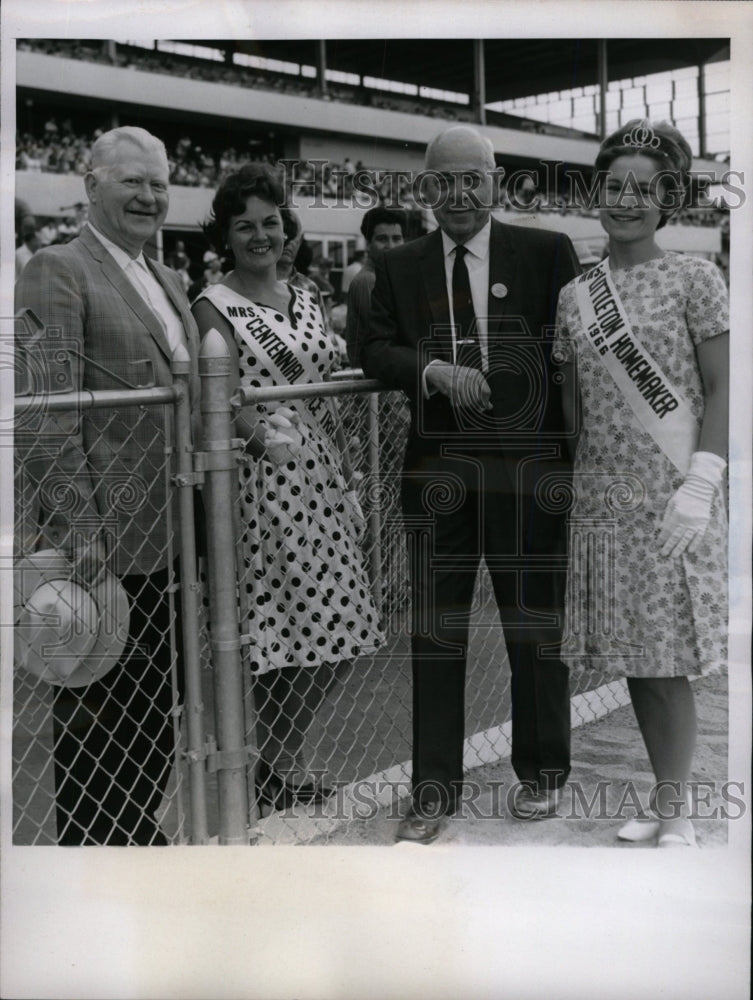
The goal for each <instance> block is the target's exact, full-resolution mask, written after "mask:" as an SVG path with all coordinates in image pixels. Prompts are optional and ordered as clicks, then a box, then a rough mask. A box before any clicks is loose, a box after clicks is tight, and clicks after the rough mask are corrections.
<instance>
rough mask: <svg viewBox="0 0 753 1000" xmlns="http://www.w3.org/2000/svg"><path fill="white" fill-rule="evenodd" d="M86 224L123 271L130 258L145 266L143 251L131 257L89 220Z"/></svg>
mask: <svg viewBox="0 0 753 1000" xmlns="http://www.w3.org/2000/svg"><path fill="white" fill-rule="evenodd" d="M86 224H87V226H88V227H89V229H90V230H91V231H92V233H94V235H95V236H96V237H97V239H98V240H99V242H100V243H101V244H102V246H103V247H104V248H105V250H107V252H108V253H109V254H110V256H112V257H114V258H115V262H116V264H117V265H118V266H119V267H121V268H122V269H123V270H124V271H125V269H126V268H127V267H128V265H129V264H130V263H131V261H132V260H137V261H139V263H141V264H143V265H144V266H146V262H145V261H144V251H143V250H142V251H141V252H140V253H139V255H138V257H132V256H131V255H130V254H129V253H128V251H127V250H124V249H123V248H122V247H119V246H118V245H117V243H113V242H112V240H110V239H108V238H107V237H106V236H105V235H104V234H103V233H101V232H100V231H99V230H98V229H97V228H96V227H95V226H93V225H92V224H91V222H87V223H86Z"/></svg>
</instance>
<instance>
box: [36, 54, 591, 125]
mask: <svg viewBox="0 0 753 1000" xmlns="http://www.w3.org/2000/svg"><path fill="white" fill-rule="evenodd" d="M19 48H20V49H26V50H28V51H34V52H43V53H44V54H46V55H58V56H65V57H67V58H71V59H85V60H87V61H90V62H98V63H104V64H105V65H110V66H116V67H119V68H121V69H136V70H144V71H146V72H151V73H168V74H170V75H171V76H180V77H183V78H184V79H191V80H204V81H206V82H209V83H224V84H230V85H231V86H238V87H252V88H259V89H262V90H272V91H276V92H278V93H284V94H294V95H298V96H300V97H309V98H314V97H318V98H319V99H321V100H328V101H341V102H343V103H346V104H362V105H366V106H368V107H372V108H381V109H383V110H387V111H401V112H403V113H405V114H410V115H425V116H428V117H430V118H441V119H442V120H443V121H458V122H471V121H474V120H475V116H474V113H473V110H472V108H471V107H470V106H468V105H463V104H457V103H454V102H450V101H441V100H436V99H432V98H416V97H411V96H410V95H408V94H399V93H395V92H392V91H383V90H376V89H372V88H369V87H365V86H362V85H358V86H356V85H352V84H351V85H348V84H342V83H333V82H331V81H328V82H327V89H326V92H325V93H324V94H321V93H319V91H318V89H317V82H316V80H315V79H314V78H312V77H304V76H295V75H293V74H291V73H275V72H272V71H266V70H257V69H253V68H251V67H249V66H239V65H237V64H236V63H227V62H215V61H213V60H204V59H195V58H194V59H192V58H190V57H189V56H181V55H178V54H176V53H172V52H165V51H161V50H154V51H149V50H146V49H142V48H136V47H133V46H127V45H122V44H118V45H114V44H111V43H106V42H101V41H96V40H91V41H87V40H84V41H68V40H65V39H43V40H38V39H34V40H22V41H20V42H19ZM489 116H490V122H492V121H493V123H494V124H499V125H503V126H505V127H508V128H518V129H523V130H527V131H533V132H537V133H542V134H554V135H560V134H567V135H573V134H582V133H577V132H575V133H574V132H573V130H570V129H563V128H560V127H558V126H550V125H548V124H545V123H543V122H534V121H528V120H526V119H522V118H519V117H516V116H514V115H507V114H501V113H499V112H489Z"/></svg>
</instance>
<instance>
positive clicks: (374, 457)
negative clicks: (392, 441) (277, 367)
mask: <svg viewBox="0 0 753 1000" xmlns="http://www.w3.org/2000/svg"><path fill="white" fill-rule="evenodd" d="M367 421H368V422H367V428H368V438H369V448H368V459H367V467H368V474H367V482H368V483H369V485H370V489H371V491H372V494H373V496H374V498H375V501H376V500H377V498H379V497H381V493H382V491H381V490H380V489H379V488H378V483H379V393H376V392H371V393H369V409H368V417H367ZM370 508H371V509H370V511H369V534H370V535H371V545H370V546H369V574H370V576H371V592H372V594H373V595H374V601H375V602H376V606H377V608H379V609H380V610H381V607H382V511H381V505H380V502H374V503H371V504H370Z"/></svg>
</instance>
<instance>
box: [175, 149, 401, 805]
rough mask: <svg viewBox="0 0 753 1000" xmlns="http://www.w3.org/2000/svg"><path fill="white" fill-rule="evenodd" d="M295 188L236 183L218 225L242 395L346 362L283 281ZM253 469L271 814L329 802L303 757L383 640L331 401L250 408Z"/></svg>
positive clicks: (251, 526) (227, 334) (251, 560)
mask: <svg viewBox="0 0 753 1000" xmlns="http://www.w3.org/2000/svg"><path fill="white" fill-rule="evenodd" d="M283 197H284V194H283V190H282V188H281V186H280V184H279V182H278V181H277V179H276V177H275V175H274V173H273V172H272V171H271V170H270V169H269V168H268V167H266V166H263V165H259V164H249V165H247V166H245V167H243V168H242V169H241V170H239V171H238V172H237V173H235V174H232V175H230V176H228V177H227V178H226V179H225V180H224V181H223V182H222V184H221V185H220V187H219V189H218V190H217V193H216V195H215V198H214V201H213V204H212V215H213V217H212V220H211V222H210V223H209V224H208V226H207V232H208V234H209V235H210V238H211V239H212V241H213V243H214V245H215V247H216V248H217V249H218V251H219V252H222V253H224V254H226V255H227V254H228V253H229V254H232V257H233V259H234V268H233V270H232V271H230V272H229V273H228V274H226V275H225V277H224V278H223V280H222V281H221V282H219V283H218V284H215V285H212V286H210V287H209V288H206V289H205V290H204V291H203V292H202V294H201V295H200V296H199V298H198V299H197V300H196V302H195V303H194V305H193V311H194V315H195V317H196V321H197V323H198V325H199V329H200V331H201V332H202V334H204V333H206V332H207V331H208V330H210V329H212V328H214V329H216V330H218V331H219V332H220V333H221V334H222V335H223V337H224V338H225V340H226V342H227V345H228V348H229V350H230V353H231V357H232V358H233V360H234V370H235V371H237V376H236V380H235V382H236V385H240V386H243V387H246V386H253V387H260V386H280V385H289V384H292V383H295V384H306V383H312V382H320V381H321V380H322V379H323V377H324V376H325V375H326V374H327V373H328V372H329V371H330V370H331V368H332V366H333V361H334V352H333V348H332V345H331V343H330V342H329V340H328V338H327V337H326V335H325V332H324V327H323V322H322V316H321V313H320V311H319V308H318V306H317V304H316V300H315V297H314V296H313V295H311V293H310V292H307V291H304V290H303V289H300V288H294V287H293V286H292V285H288V284H286V283H285V282H282V281H278V280H277V276H276V264H277V260H278V258H279V257H280V254H281V253H282V249H283V244H284V240H285V236H284V232H283V225H282V219H281V215H280V206H281V205H282V202H283ZM236 430H237V433H238V435H239V436H241V437H244V438H245V439H246V441H247V445H246V453H247V456H248V457H247V460H246V461H245V462H243V463H242V466H241V469H240V504H241V522H242V532H243V534H242V537H241V539H240V575H241V587H242V588H244V595H243V596H244V600H243V602H242V607H243V608H244V610H243V612H242V615H243V620H242V622H241V626H242V631H244V632H248V633H249V634H250V635H251V640H252V642H251V669H252V674H253V690H254V699H255V703H256V711H257V742H258V745H259V748H260V763H259V767H258V770H257V789H258V794H259V799H260V802H261V804H267V805H272V806H273V807H276V808H283V807H286V806H288V805H291V804H292V803H294V802H296V801H304V802H305V801H309V802H310V801H319V800H321V799H322V798H323V797H325V796H326V795H327V794H328V793H329V789H328V788H327V787H326V786H324V785H322V784H321V783H320V782H317V781H312V780H311V778H310V775H309V774H308V772H307V768H306V765H305V762H304V761H302V760H301V748H302V745H303V741H304V737H305V735H306V731H307V730H308V728H309V726H310V725H311V723H312V721H313V719H314V716H315V714H316V711H317V709H318V707H319V705H320V704H321V702H322V700H323V699H324V697H325V695H326V694H327V692H328V691H329V690H330V688H331V687H332V685H333V683H334V682H335V681H336V680H337V678H338V676H340V675H341V673H342V670H343V668H344V667H345V666H346V664H347V663H348V662H349V661H351V660H353V659H354V658H355V657H357V656H359V655H362V654H367V653H369V652H372V651H373V650H374V649H375V648H376V647H377V646H378V645H379V644H380V642H381V641H382V636H381V634H380V631H379V628H378V624H377V613H376V611H375V608H374V605H373V602H372V599H371V595H370V591H369V582H368V579H367V577H366V574H365V572H364V568H363V565H362V558H361V554H360V550H359V546H358V539H359V536H360V533H361V532H362V530H363V515H362V513H361V509H360V506H359V504H358V500H357V497H356V494H355V492H354V489H353V481H352V473H351V470H350V468H349V467H348V464H347V462H346V460H345V439H344V435H343V433H342V430H341V428H340V425H339V421H338V419H337V410H336V407H335V405H334V403H333V401H332V400H331V399H326V398H322V397H314V398H311V399H308V400H293V401H290V403H289V405H286V406H280V405H277V404H266V405H261V404H260V405H258V406H255V407H246V408H245V409H244V410H242V411H241V413H240V414H239V415H238V417H237V419H236Z"/></svg>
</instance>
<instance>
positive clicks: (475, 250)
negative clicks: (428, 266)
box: [442, 219, 492, 371]
mask: <svg viewBox="0 0 753 1000" xmlns="http://www.w3.org/2000/svg"><path fill="white" fill-rule="evenodd" d="M491 231H492V222H491V219H487V221H486V225H485V226H484V227H483V229H479V231H478V232H477V233H476V235H475V236H472V237H471V239H469V240H468V242H467V243H466V244H464V245H465V249H466V250H467V251H468V252H467V253H466V255H465V266H466V267H467V269H468V280H469V281H470V284H471V298H472V299H473V311H474V313H475V314H476V336H477V337H478V342H479V347H480V348H481V368H482V371H488V369H489V349H488V345H487V336H486V335H487V327H488V324H487V315H486V314H487V312H488V311H489V239H490V237H491ZM456 246H457V243H456V242H455V240H453V239H452V237H451V236H448V235H447V233H446V232H445V231H444V230H442V249H443V251H444V274H445V284H446V287H447V301H448V302H449V303H450V323H452V324H453V327H452V358H453V361H454V360H455V358H456V356H457V348H456V346H455V325H454V324H455V317H454V314H453V309H452V269H453V267H454V265H455V247H456Z"/></svg>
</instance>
